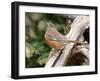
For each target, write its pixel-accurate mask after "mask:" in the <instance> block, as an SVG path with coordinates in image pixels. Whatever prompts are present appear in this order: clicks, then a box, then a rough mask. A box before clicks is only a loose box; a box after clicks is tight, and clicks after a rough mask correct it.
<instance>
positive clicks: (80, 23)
mask: <svg viewBox="0 0 100 81" xmlns="http://www.w3.org/2000/svg"><path fill="white" fill-rule="evenodd" d="M88 26H89V16H77V17H76V18H75V20H74V21H73V23H72V24H71V29H70V32H69V33H68V34H67V35H66V38H67V39H66V40H73V41H75V40H78V38H79V37H80V36H82V34H83V32H84V31H85V29H86V28H87V27H88ZM73 46H74V43H68V44H66V46H65V48H64V49H63V51H62V54H61V55H60V54H59V53H60V52H61V50H59V52H52V54H54V55H57V56H55V57H54V56H51V57H50V59H49V60H48V62H47V64H46V66H45V67H52V66H63V65H65V64H66V62H67V61H68V58H69V56H70V53H71V50H72V48H73ZM59 55H60V57H59Z"/></svg>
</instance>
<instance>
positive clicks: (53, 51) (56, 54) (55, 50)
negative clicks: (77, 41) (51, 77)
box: [48, 49, 61, 59]
mask: <svg viewBox="0 0 100 81" xmlns="http://www.w3.org/2000/svg"><path fill="white" fill-rule="evenodd" d="M60 51H61V50H60V49H52V50H51V53H50V55H49V57H48V59H50V58H51V57H52V56H55V57H58V56H59V54H58V52H60Z"/></svg>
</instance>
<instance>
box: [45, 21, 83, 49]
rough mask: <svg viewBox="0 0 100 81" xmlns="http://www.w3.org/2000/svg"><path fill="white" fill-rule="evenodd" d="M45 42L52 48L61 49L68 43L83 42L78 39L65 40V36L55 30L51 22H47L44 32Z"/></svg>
mask: <svg viewBox="0 0 100 81" xmlns="http://www.w3.org/2000/svg"><path fill="white" fill-rule="evenodd" d="M44 37H45V41H46V43H47V44H48V45H49V46H50V47H51V48H52V49H54V50H59V49H63V48H64V47H65V45H66V44H68V43H83V42H80V41H74V40H67V38H66V37H65V36H64V35H63V34H61V33H60V32H58V31H57V29H56V28H55V25H54V24H53V23H49V22H48V23H47V29H46V32H45V36H44Z"/></svg>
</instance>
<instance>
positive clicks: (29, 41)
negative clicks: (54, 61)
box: [25, 12, 68, 68]
mask: <svg viewBox="0 0 100 81" xmlns="http://www.w3.org/2000/svg"><path fill="white" fill-rule="evenodd" d="M49 21H51V22H53V24H54V25H55V26H56V29H57V30H58V31H60V32H61V33H62V34H64V31H66V30H65V29H64V27H65V22H66V19H65V18H64V17H63V16H60V15H59V14H58V15H57V14H42V13H30V12H26V14H25V41H26V42H25V45H26V48H25V52H26V57H25V62H26V63H25V64H26V68H34V67H43V66H44V65H45V64H46V62H47V58H48V55H49V53H50V50H51V48H50V47H49V46H48V45H47V44H46V42H45V40H44V35H45V32H46V27H47V22H49ZM67 32H68V31H67Z"/></svg>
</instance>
